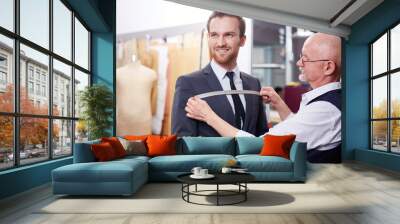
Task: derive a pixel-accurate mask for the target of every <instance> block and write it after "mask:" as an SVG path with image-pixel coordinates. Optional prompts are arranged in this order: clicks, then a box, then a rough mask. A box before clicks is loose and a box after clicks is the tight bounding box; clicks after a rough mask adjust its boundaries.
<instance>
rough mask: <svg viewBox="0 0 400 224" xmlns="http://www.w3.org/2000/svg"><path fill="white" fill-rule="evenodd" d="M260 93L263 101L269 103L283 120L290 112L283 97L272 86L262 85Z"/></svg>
mask: <svg viewBox="0 0 400 224" xmlns="http://www.w3.org/2000/svg"><path fill="white" fill-rule="evenodd" d="M260 95H261V96H262V99H263V101H264V103H269V104H271V105H272V106H273V107H274V108H275V109H276V110H277V111H278V113H279V117H280V118H281V119H282V120H285V119H286V118H287V117H288V116H289V115H290V114H291V113H292V111H291V110H290V109H289V107H288V106H287V105H286V103H285V102H284V101H283V99H282V98H281V97H280V96H279V95H278V93H276V92H275V90H274V89H273V88H272V87H262V88H261V90H260Z"/></svg>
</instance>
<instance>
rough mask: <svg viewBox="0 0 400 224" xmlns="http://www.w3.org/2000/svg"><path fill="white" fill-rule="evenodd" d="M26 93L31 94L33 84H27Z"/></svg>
mask: <svg viewBox="0 0 400 224" xmlns="http://www.w3.org/2000/svg"><path fill="white" fill-rule="evenodd" d="M28 93H29V94H33V82H28Z"/></svg>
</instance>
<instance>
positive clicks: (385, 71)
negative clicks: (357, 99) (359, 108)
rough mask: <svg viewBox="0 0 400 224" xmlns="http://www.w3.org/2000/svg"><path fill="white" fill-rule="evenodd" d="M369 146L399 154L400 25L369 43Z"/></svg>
mask: <svg viewBox="0 0 400 224" xmlns="http://www.w3.org/2000/svg"><path fill="white" fill-rule="evenodd" d="M370 52H371V78H370V82H371V90H370V91H371V116H370V117H371V143H370V144H371V148H372V149H374V150H380V151H385V152H391V153H400V92H399V91H398V86H399V85H400V59H399V58H400V24H399V25H397V26H395V27H393V28H391V29H389V30H388V31H386V32H385V33H384V34H383V35H381V36H380V37H379V38H377V40H375V41H374V42H373V43H371V45H370Z"/></svg>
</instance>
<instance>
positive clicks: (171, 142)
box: [146, 135, 176, 156]
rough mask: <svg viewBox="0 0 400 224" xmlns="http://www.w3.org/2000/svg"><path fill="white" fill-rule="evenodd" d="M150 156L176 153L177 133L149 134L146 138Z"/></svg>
mask: <svg viewBox="0 0 400 224" xmlns="http://www.w3.org/2000/svg"><path fill="white" fill-rule="evenodd" d="M146 143H147V148H148V151H147V154H148V156H162V155H175V154H176V148H175V145H176V135H169V136H158V135H149V136H148V137H147V140H146Z"/></svg>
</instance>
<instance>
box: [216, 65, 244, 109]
mask: <svg viewBox="0 0 400 224" xmlns="http://www.w3.org/2000/svg"><path fill="white" fill-rule="evenodd" d="M210 64H211V68H212V70H213V71H214V73H215V75H216V76H217V78H218V80H219V82H220V83H221V86H222V89H223V90H231V84H230V82H229V78H228V76H226V73H227V72H234V73H235V74H234V75H233V82H234V83H235V87H236V89H237V90H243V82H242V79H241V78H240V71H239V68H238V67H237V66H236V67H235V68H234V69H233V70H231V71H228V70H226V69H225V68H223V67H221V66H220V65H219V64H218V63H217V62H215V61H214V59H213V60H211V63H210ZM226 96H227V97H228V101H229V103H230V104H231V107H232V110H233V113H235V105H234V104H233V98H232V95H226ZM239 97H240V101H242V104H243V108H244V110H245V111H246V100H245V98H244V95H243V94H240V95H239Z"/></svg>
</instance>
